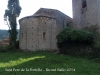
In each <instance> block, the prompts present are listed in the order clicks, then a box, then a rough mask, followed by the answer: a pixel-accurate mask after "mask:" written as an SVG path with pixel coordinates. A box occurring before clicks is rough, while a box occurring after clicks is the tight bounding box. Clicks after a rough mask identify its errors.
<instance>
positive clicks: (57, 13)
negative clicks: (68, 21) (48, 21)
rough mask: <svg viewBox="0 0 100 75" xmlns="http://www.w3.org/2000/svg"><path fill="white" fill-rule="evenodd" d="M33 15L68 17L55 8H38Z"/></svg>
mask: <svg viewBox="0 0 100 75" xmlns="http://www.w3.org/2000/svg"><path fill="white" fill-rule="evenodd" d="M33 16H46V17H52V18H61V17H62V16H63V17H68V16H67V15H65V14H64V13H62V12H61V11H59V10H56V9H47V8H40V9H39V10H38V11H37V12H36V13H35V14H33Z"/></svg>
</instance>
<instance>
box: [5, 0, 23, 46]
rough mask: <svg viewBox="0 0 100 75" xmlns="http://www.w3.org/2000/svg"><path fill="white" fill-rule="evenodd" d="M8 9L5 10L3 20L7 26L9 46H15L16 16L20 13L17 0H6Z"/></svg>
mask: <svg viewBox="0 0 100 75" xmlns="http://www.w3.org/2000/svg"><path fill="white" fill-rule="evenodd" d="M7 7H8V9H6V10H5V14H4V20H5V21H6V23H7V25H8V26H9V38H10V42H9V44H10V46H11V47H15V44H16V38H17V17H19V15H20V13H21V7H20V5H19V0H8V5H7Z"/></svg>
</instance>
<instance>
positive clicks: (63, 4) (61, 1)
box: [0, 0, 72, 30]
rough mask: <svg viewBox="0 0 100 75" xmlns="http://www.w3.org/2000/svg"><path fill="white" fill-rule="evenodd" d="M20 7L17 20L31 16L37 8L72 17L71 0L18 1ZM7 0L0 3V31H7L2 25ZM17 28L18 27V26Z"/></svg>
mask: <svg viewBox="0 0 100 75" xmlns="http://www.w3.org/2000/svg"><path fill="white" fill-rule="evenodd" d="M19 1H20V6H21V7H22V11H21V14H20V16H19V18H18V19H20V18H22V17H25V16H29V15H33V14H34V13H35V12H36V11H37V10H38V9H39V8H41V7H42V8H51V9H57V10H60V11H61V12H63V13H65V14H66V15H68V16H70V17H72V0H19ZM7 3H8V1H7V0H2V2H0V29H7V30H8V26H7V25H5V24H4V18H3V15H4V12H5V9H6V8H7ZM18 28H19V25H18Z"/></svg>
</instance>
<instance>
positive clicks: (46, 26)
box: [19, 8, 72, 51]
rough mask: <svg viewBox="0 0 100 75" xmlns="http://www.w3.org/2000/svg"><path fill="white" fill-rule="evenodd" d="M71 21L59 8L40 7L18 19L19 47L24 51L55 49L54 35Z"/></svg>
mask: <svg viewBox="0 0 100 75" xmlns="http://www.w3.org/2000/svg"><path fill="white" fill-rule="evenodd" d="M71 23H72V20H71V18H70V17H69V16H67V15H65V14H64V13H62V12H60V11H59V10H55V9H47V8H40V9H39V10H38V11H37V12H36V13H35V14H33V15H32V16H27V17H24V18H22V19H20V20H19V24H20V39H19V47H20V49H21V50H25V51H38V50H50V51H51V50H57V45H56V42H57V41H56V35H57V34H58V33H59V32H60V31H61V30H62V29H64V28H65V27H67V26H69V25H70V26H71Z"/></svg>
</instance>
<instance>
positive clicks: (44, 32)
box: [43, 32, 46, 40]
mask: <svg viewBox="0 0 100 75" xmlns="http://www.w3.org/2000/svg"><path fill="white" fill-rule="evenodd" d="M45 35H46V33H45V32H43V40H45V39H46V37H45Z"/></svg>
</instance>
